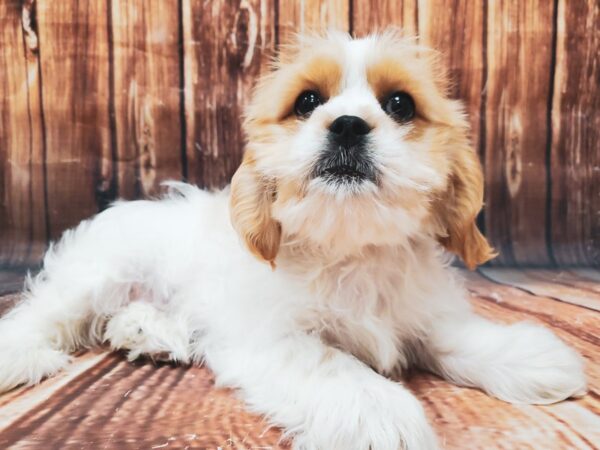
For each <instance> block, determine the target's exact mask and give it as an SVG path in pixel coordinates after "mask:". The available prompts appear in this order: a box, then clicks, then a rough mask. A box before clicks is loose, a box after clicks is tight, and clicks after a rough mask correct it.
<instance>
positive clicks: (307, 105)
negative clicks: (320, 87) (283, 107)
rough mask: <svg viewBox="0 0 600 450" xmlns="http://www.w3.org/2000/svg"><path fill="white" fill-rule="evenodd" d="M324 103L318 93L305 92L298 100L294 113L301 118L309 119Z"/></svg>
mask: <svg viewBox="0 0 600 450" xmlns="http://www.w3.org/2000/svg"><path fill="white" fill-rule="evenodd" d="M322 103H323V100H322V99H321V96H320V95H319V93H318V92H317V91H304V92H303V93H302V94H300V95H299V96H298V98H297V99H296V104H295V105H294V112H295V113H296V115H297V116H299V117H307V116H309V115H310V113H312V112H313V111H314V110H315V109H316V108H317V106H319V105H320V104H322Z"/></svg>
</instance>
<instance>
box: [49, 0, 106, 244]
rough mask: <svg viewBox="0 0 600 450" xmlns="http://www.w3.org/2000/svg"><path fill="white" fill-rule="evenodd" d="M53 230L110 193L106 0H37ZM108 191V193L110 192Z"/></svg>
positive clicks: (88, 212) (89, 211) (88, 210)
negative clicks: (81, 0) (83, 0)
mask: <svg viewBox="0 0 600 450" xmlns="http://www.w3.org/2000/svg"><path fill="white" fill-rule="evenodd" d="M37 8H38V26H39V37H40V61H41V69H42V70H41V73H42V80H41V81H42V90H43V113H44V117H45V121H46V146H47V147H46V148H47V150H46V165H47V192H48V209H49V228H50V235H51V237H53V238H55V237H57V236H58V235H59V234H60V232H61V231H62V230H64V229H65V228H67V227H70V226H73V225H75V224H77V223H78V222H79V221H80V220H81V219H82V218H84V217H88V216H90V215H91V214H93V213H95V212H96V211H97V210H98V205H99V204H101V203H103V202H105V201H106V200H107V199H106V198H105V197H107V196H108V197H112V195H113V194H111V187H112V178H111V175H112V155H111V148H110V147H111V146H110V129H109V120H108V106H109V83H108V74H109V61H108V36H107V33H108V31H107V30H108V27H107V18H108V3H107V1H106V0H89V1H85V2H80V1H76V0H61V1H59V2H57V1H54V0H38V2H37ZM109 199H110V198H109Z"/></svg>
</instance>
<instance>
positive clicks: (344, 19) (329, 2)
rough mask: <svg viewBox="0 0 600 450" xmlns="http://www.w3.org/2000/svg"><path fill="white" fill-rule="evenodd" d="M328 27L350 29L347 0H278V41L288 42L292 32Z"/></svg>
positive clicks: (306, 31)
mask: <svg viewBox="0 0 600 450" xmlns="http://www.w3.org/2000/svg"><path fill="white" fill-rule="evenodd" d="M329 29H333V30H339V31H345V32H348V31H350V2H349V0H279V21H278V40H279V42H281V43H286V42H290V40H292V39H293V34H294V33H311V32H313V33H315V32H316V33H322V32H324V31H327V30H329Z"/></svg>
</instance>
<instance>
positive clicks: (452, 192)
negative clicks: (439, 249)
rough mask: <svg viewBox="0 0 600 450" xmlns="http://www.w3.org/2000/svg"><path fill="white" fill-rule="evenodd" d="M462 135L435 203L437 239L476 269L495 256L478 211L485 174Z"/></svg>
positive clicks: (481, 200)
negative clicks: (478, 223)
mask: <svg viewBox="0 0 600 450" xmlns="http://www.w3.org/2000/svg"><path fill="white" fill-rule="evenodd" d="M464 133H465V136H461V138H460V139H459V140H458V142H457V143H456V145H455V146H454V148H453V149H452V150H453V154H452V161H451V172H450V176H449V179H448V184H447V187H446V191H445V192H444V193H443V194H442V196H441V198H440V199H439V201H438V202H436V204H435V205H434V208H435V214H437V219H438V223H439V225H440V226H441V228H442V230H443V231H442V232H441V233H440V234H439V235H438V241H439V242H440V243H441V244H442V245H443V246H444V247H446V249H447V250H449V251H451V252H453V253H456V254H457V255H459V256H460V257H461V259H462V260H463V261H464V263H465V265H466V266H467V267H468V268H469V269H471V270H473V269H475V267H477V266H478V265H480V264H483V263H485V262H486V261H488V260H490V259H492V258H493V257H495V256H496V252H494V249H493V248H492V247H490V245H489V244H488V242H487V240H486V239H485V237H484V236H483V235H482V234H481V232H480V231H479V229H478V228H477V224H476V222H475V221H476V219H477V214H478V213H479V211H480V210H481V208H482V206H483V173H482V170H481V164H480V163H479V158H478V157H477V154H476V153H475V151H474V149H473V148H471V146H470V145H469V143H468V139H467V137H466V130H465V131H464Z"/></svg>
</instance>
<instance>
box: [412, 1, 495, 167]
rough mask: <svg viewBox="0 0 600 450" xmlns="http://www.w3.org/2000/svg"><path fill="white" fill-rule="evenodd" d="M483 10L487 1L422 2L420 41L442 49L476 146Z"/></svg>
mask: <svg viewBox="0 0 600 450" xmlns="http://www.w3.org/2000/svg"><path fill="white" fill-rule="evenodd" d="M484 12H485V8H484V0H475V1H470V2H464V1H461V0H433V1H420V2H419V39H420V42H421V43H422V44H424V45H427V46H429V47H432V48H434V49H436V50H438V51H439V52H440V54H441V57H442V59H443V61H444V64H445V66H446V68H447V69H448V75H449V76H450V78H451V80H452V90H451V95H452V97H453V98H457V99H460V100H462V101H463V102H464V105H465V110H466V113H467V114H468V116H469V122H470V124H471V134H472V142H473V146H474V147H475V148H476V149H480V148H481V146H482V143H481V131H480V129H481V107H482V99H483V96H484V86H483V83H484V77H485V63H486V61H484V59H483V54H484V31H485V29H484V24H485V20H484V19H485V17H484ZM481 150H482V152H483V149H481ZM482 156H483V153H482Z"/></svg>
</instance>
